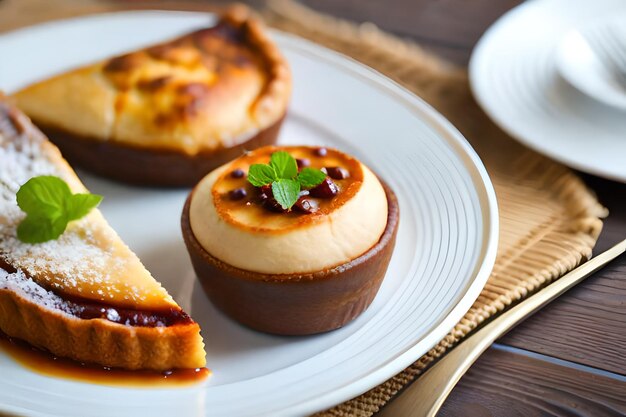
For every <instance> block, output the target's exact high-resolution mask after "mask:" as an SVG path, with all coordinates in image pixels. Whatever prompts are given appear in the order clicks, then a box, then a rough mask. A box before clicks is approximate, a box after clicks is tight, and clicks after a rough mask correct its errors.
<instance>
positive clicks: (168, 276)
mask: <svg viewBox="0 0 626 417" xmlns="http://www.w3.org/2000/svg"><path fill="white" fill-rule="evenodd" d="M211 20H212V19H211V16H209V15H204V14H192V13H165V12H133V13H122V14H109V15H100V16H96V17H89V18H80V19H73V20H66V21H61V22H56V23H50V24H46V25H42V26H37V27H32V28H28V29H25V30H20V31H17V32H13V33H9V34H7V35H4V36H2V37H0V56H5V57H11V60H10V61H3V62H2V65H1V66H0V88H3V89H5V90H8V91H9V92H10V91H13V90H15V89H16V88H18V87H20V86H23V85H26V84H28V83H30V82H32V81H34V80H36V79H39V78H42V77H46V76H49V75H51V74H53V73H56V72H59V71H61V70H64V69H67V68H71V67H74V66H76V65H79V64H83V63H86V62H89V61H92V60H94V59H99V58H104V57H107V56H110V55H112V54H116V53H119V52H122V51H124V50H128V49H132V48H135V47H138V46H141V45H145V44H147V43H150V42H155V41H159V40H163V39H167V38H169V37H171V36H173V35H177V34H179V33H182V32H185V31H187V30H190V29H193V28H197V27H200V26H203V25H205V24H207V23H208V22H210V21H211ZM274 35H275V39H276V41H277V42H278V43H279V45H280V47H281V49H282V50H283V52H284V53H285V54H286V56H287V58H288V59H289V62H290V64H291V66H292V69H293V73H294V83H295V91H294V96H293V102H292V105H291V108H290V111H289V116H288V118H287V122H286V126H285V128H284V130H283V131H282V133H281V137H280V142H282V143H311V144H328V145H332V146H336V147H339V148H341V149H344V150H346V151H348V152H351V153H354V154H355V155H357V156H358V157H359V158H361V159H362V160H364V161H365V162H366V163H368V164H370V166H371V167H372V168H373V169H374V170H375V171H376V172H377V173H379V174H380V175H381V176H382V177H383V178H384V179H385V180H386V181H387V182H388V183H389V184H390V185H391V186H392V187H393V188H394V190H395V191H396V193H397V194H398V197H399V201H400V210H401V221H400V230H399V234H398V240H397V245H396V249H395V252H394V255H393V259H392V261H391V265H390V268H389V271H388V273H387V276H386V279H385V281H384V283H383V285H382V288H381V290H380V292H379V294H378V296H377V297H376V299H375V300H374V302H373V304H372V306H371V307H370V308H369V309H368V310H367V311H366V312H365V313H364V314H363V315H362V316H361V317H359V318H358V319H357V320H356V321H354V322H353V323H351V324H349V325H347V326H345V327H344V328H342V329H339V330H337V331H333V332H330V333H327V334H323V335H318V336H312V337H297V338H296V337H291V338H287V337H275V336H269V335H265V334H261V333H257V332H254V331H251V330H248V329H246V328H243V327H241V326H239V325H237V324H236V323H234V322H232V321H231V320H229V319H228V318H226V317H224V316H223V315H222V314H220V313H219V312H217V311H216V310H215V309H214V308H213V307H212V306H211V304H210V303H209V302H208V301H207V299H206V298H205V296H204V294H203V292H202V291H201V290H200V288H199V286H198V285H197V284H196V282H195V277H194V273H193V270H192V268H191V265H190V262H189V260H188V258H187V253H186V251H185V248H184V245H183V241H182V238H181V234H180V231H179V217H180V212H181V208H182V204H183V200H184V198H185V196H186V194H187V191H186V190H179V191H162V190H148V189H140V188H133V187H125V186H121V185H118V184H113V183H111V182H108V181H106V180H103V179H98V178H95V177H92V176H90V175H81V176H82V178H84V180H85V182H86V184H87V186H88V187H89V188H90V189H91V190H92V191H94V192H98V193H100V194H104V196H105V200H104V202H103V204H102V211H103V212H104V214H105V216H106V217H107V218H108V219H109V221H110V222H111V224H112V225H113V226H114V227H115V228H116V229H117V230H118V231H119V233H120V234H121V236H122V237H123V238H124V239H125V240H126V242H128V244H129V245H130V246H131V247H132V248H133V249H134V250H135V251H136V252H137V253H138V254H139V256H140V257H141V259H142V260H143V261H144V262H145V264H146V265H147V267H148V268H149V269H150V270H151V271H152V272H153V273H154V275H155V276H156V278H157V279H159V280H160V281H161V282H162V283H163V284H164V286H165V287H166V288H167V289H168V290H169V291H170V292H171V293H172V295H173V296H174V297H175V298H176V299H177V301H178V302H179V303H180V304H181V305H182V306H183V307H184V308H185V309H187V311H189V312H190V313H191V314H192V316H193V317H194V318H195V319H196V320H197V321H198V322H199V323H200V325H201V327H202V329H203V330H202V333H203V336H204V339H205V342H206V345H207V353H208V364H209V367H210V368H211V369H212V370H213V371H214V375H213V377H212V378H211V379H210V380H209V381H208V382H207V383H206V384H204V385H200V386H196V387H193V388H186V389H153V390H150V389H128V388H113V387H106V386H99V385H92V384H87V383H79V382H75V381H69V380H61V379H53V378H49V377H45V376H41V375H38V374H36V373H33V372H30V371H28V370H26V369H24V368H23V367H21V366H20V365H19V364H17V363H15V362H13V361H12V360H11V359H10V358H9V357H8V356H6V355H4V354H3V353H1V352H0V369H1V372H0V404H1V406H0V408H4V409H7V410H11V411H14V412H17V413H20V414H25V415H44V414H53V415H63V416H71V415H76V416H86V415H92V416H111V415H115V416H122V415H130V416H134V417H139V416H161V415H180V416H183V415H184V416H188V415H196V416H199V415H211V416H252V415H255V416H258V415H303V414H307V413H312V412H315V411H319V410H322V409H325V408H328V407H331V406H333V405H335V404H337V403H340V402H342V401H345V400H348V399H349V398H352V397H355V396H356V395H358V394H361V393H363V392H365V391H367V390H368V389H370V388H372V387H374V386H375V385H377V384H379V383H381V382H383V381H385V380H386V379H388V378H390V377H391V376H393V375H394V374H396V373H398V372H400V371H401V370H402V369H404V368H405V367H406V366H408V365H409V364H411V363H412V362H413V361H415V360H416V359H417V358H419V357H420V356H421V355H422V354H424V353H425V352H426V351H428V350H429V349H430V348H431V347H432V346H433V345H435V344H436V343H437V342H438V341H439V340H440V339H441V338H443V336H445V334H446V333H447V332H448V331H449V330H450V329H451V328H452V327H453V326H454V325H455V323H457V322H458V321H459V319H460V318H461V317H462V316H463V315H464V313H465V312H466V311H467V310H468V309H469V307H470V306H471V305H472V303H473V301H474V300H475V299H476V297H477V296H478V294H479V292H480V290H481V289H482V288H483V286H484V284H485V281H486V279H487V277H488V275H489V273H490V271H491V268H492V266H493V263H494V258H495V253H496V246H497V233H498V216H497V209H496V199H495V195H494V191H493V188H492V185H491V183H490V181H489V177H488V176H487V173H486V172H485V169H484V167H483V166H482V164H481V162H480V160H479V159H478V157H477V156H476V154H475V153H474V151H473V150H472V149H471V148H470V146H469V145H468V143H467V142H466V141H465V140H464V138H463V137H462V136H461V135H460V133H459V132H458V131H456V130H455V129H454V128H453V127H452V126H451V125H450V124H449V123H448V122H447V121H446V120H445V119H444V118H443V117H442V116H440V115H439V114H437V113H436V112H435V111H434V110H433V109H432V108H430V107H429V106H428V105H426V104H425V103H424V102H422V101H420V100H419V99H418V98H416V97H415V96H413V95H412V94H410V93H408V92H407V91H405V90H403V89H402V88H400V87H399V86H397V85H396V84H394V83H393V82H391V81H389V80H388V79H386V78H384V77H382V76H381V75H379V74H377V73H375V72H374V71H372V70H370V69H368V68H366V67H364V66H361V65H359V64H357V63H355V62H353V61H350V60H349V59H346V58H345V57H343V56H340V55H338V54H335V53H333V52H330V51H328V50H326V49H324V48H321V47H318V46H315V45H313V44H311V43H308V42H305V41H303V40H301V39H298V38H295V37H292V36H288V35H285V34H280V33H275V34H274ZM81 174H82V173H81Z"/></svg>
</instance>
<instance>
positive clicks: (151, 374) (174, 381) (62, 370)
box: [0, 332, 211, 388]
mask: <svg viewBox="0 0 626 417" xmlns="http://www.w3.org/2000/svg"><path fill="white" fill-rule="evenodd" d="M0 349H2V350H3V351H4V352H6V353H7V354H8V355H9V356H10V357H11V358H12V359H13V360H15V361H16V362H17V363H19V364H20V365H22V366H23V367H25V368H27V369H29V370H31V371H33V372H35V373H38V374H41V375H45V376H50V377H55V378H62V379H69V380H74V381H78V382H88V383H92V384H98V385H107V386H121V387H128V388H169V387H184V386H189V385H193V384H197V383H200V382H202V381H205V380H206V379H207V378H208V377H209V376H210V375H211V371H210V370H209V369H207V368H196V369H173V370H170V371H165V372H158V371H146V370H140V371H129V370H125V369H116V368H108V367H103V366H99V365H95V364H85V363H79V362H75V361H73V360H71V359H66V358H60V357H57V356H54V355H52V354H51V353H49V352H46V351H44V350H41V349H38V348H36V347H34V346H31V345H30V344H28V343H26V342H23V341H21V340H18V339H15V338H11V337H9V336H7V335H6V334H4V333H2V332H0Z"/></svg>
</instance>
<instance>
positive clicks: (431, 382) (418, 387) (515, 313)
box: [376, 240, 626, 417]
mask: <svg viewBox="0 0 626 417" xmlns="http://www.w3.org/2000/svg"><path fill="white" fill-rule="evenodd" d="M625 251H626V240H623V241H621V242H620V243H618V244H617V245H615V246H613V247H612V248H611V249H609V250H607V251H606V252H603V253H601V254H599V255H598V256H596V257H594V258H592V259H591V260H589V261H587V262H585V263H584V264H582V265H580V266H579V267H578V268H576V269H574V270H573V271H571V272H569V273H568V274H566V275H564V276H563V277H561V278H560V279H559V280H558V281H556V282H554V283H552V284H550V285H548V286H547V287H545V288H544V289H542V290H540V291H538V292H537V293H536V294H534V295H532V296H531V297H529V298H527V299H526V300H524V301H522V302H520V303H519V304H517V305H516V306H515V307H513V308H511V309H510V310H508V311H507V312H505V313H503V314H501V315H500V316H498V317H497V318H495V319H493V320H492V321H490V322H489V323H487V324H486V325H485V326H484V327H482V328H480V329H479V330H477V331H476V332H475V333H474V334H473V335H471V336H469V337H468V338H467V339H465V340H464V341H463V342H461V343H460V344H459V345H458V346H457V347H455V348H454V349H453V350H452V351H450V352H449V353H448V354H446V355H445V356H444V357H443V358H442V359H441V360H439V361H438V362H437V363H436V364H435V365H433V366H432V367H431V368H430V369H429V370H428V371H426V373H424V375H422V376H420V377H419V378H418V379H417V380H416V381H415V382H414V383H413V384H411V385H410V386H409V387H408V388H406V389H405V390H404V391H402V392H401V393H400V394H399V396H398V398H396V399H395V400H393V401H391V402H389V403H388V404H387V405H386V406H385V407H383V409H382V410H381V411H380V412H379V413H378V414H376V416H377V417H434V416H435V415H436V414H437V411H439V408H441V406H442V404H443V402H444V401H445V399H446V398H447V397H448V394H450V392H451V391H452V388H454V386H455V385H456V383H457V382H458V381H459V379H461V377H462V376H463V375H464V374H465V372H467V370H468V369H469V368H470V366H472V364H473V363H474V362H475V361H476V359H478V357H479V356H480V355H481V354H482V353H483V352H484V351H485V350H487V348H488V347H489V346H491V344H492V343H493V342H494V341H495V340H496V339H497V338H499V337H500V336H502V335H503V334H505V333H506V332H508V331H509V330H511V329H512V328H513V327H515V326H516V325H517V324H519V323H520V322H521V321H523V320H524V319H525V318H526V317H528V316H530V315H531V314H533V313H534V312H535V311H537V310H539V309H540V308H541V307H543V306H545V305H546V304H548V303H549V302H550V301H552V300H554V299H555V298H557V297H558V296H559V295H561V294H563V293H564V292H565V291H567V290H569V289H570V288H572V287H573V286H574V285H576V284H578V283H580V282H581V281H583V280H584V279H585V278H587V277H588V276H589V275H591V274H592V273H594V272H595V271H597V270H599V269H600V268H602V267H604V266H605V265H606V264H608V263H609V262H611V261H612V260H614V259H615V258H617V257H618V256H619V255H621V254H622V253H624V252H625Z"/></svg>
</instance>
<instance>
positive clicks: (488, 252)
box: [0, 10, 499, 414]
mask: <svg viewBox="0 0 626 417" xmlns="http://www.w3.org/2000/svg"><path fill="white" fill-rule="evenodd" d="M145 14H149V15H163V14H168V15H173V14H179V15H198V14H202V15H207V16H210V15H212V13H205V12H193V11H165V10H132V11H114V12H107V13H96V14H87V15H82V16H78V17H69V18H64V19H58V20H52V21H48V22H43V23H39V24H34V25H30V26H26V27H22V28H18V29H15V30H11V31H7V32H1V33H0V40H3V39H6V38H7V37H9V38H12V37H16V38H17V37H19V36H20V35H21V34H23V33H28V32H30V31H32V30H37V31H41V30H45V29H51V28H54V27H55V26H59V25H66V24H72V23H74V22H79V21H84V20H91V19H110V18H115V17H116V16H120V15H136V16H140V15H145ZM270 32H271V33H272V34H273V35H275V36H278V37H279V38H281V37H282V38H283V39H285V40H286V41H287V42H292V43H293V44H296V45H299V46H301V48H302V49H304V50H307V51H308V52H313V53H315V54H316V55H318V56H324V57H325V58H326V59H327V62H329V63H332V64H333V65H336V66H339V67H342V66H343V67H345V68H346V69H347V70H348V71H349V72H351V73H353V74H356V75H359V76H360V77H361V78H364V79H367V80H368V82H369V83H370V84H372V85H375V86H376V87H377V88H383V89H385V90H386V91H387V92H388V93H389V95H390V96H392V97H394V98H395V99H397V100H400V102H401V103H402V105H403V107H405V108H407V110H409V111H410V112H411V113H412V114H413V115H414V117H418V118H420V119H421V121H423V122H424V123H426V124H428V125H429V126H430V127H431V128H433V129H434V130H436V131H438V133H439V134H438V135H437V137H438V139H439V140H441V141H442V142H443V143H445V144H446V145H448V146H450V147H451V148H452V150H453V152H454V154H455V156H457V157H458V158H459V159H460V160H461V161H463V165H464V168H465V169H466V170H467V172H468V174H469V175H470V177H471V180H472V186H473V192H475V193H476V194H477V198H478V201H479V206H480V208H481V217H480V218H481V223H482V229H483V230H482V235H483V239H482V242H481V243H482V247H481V248H480V255H479V256H478V258H477V259H478V260H477V262H476V265H475V267H474V272H473V278H470V279H469V282H468V285H467V286H466V288H465V290H464V293H463V295H462V296H461V297H460V299H459V300H458V302H457V303H456V304H455V305H454V306H452V307H451V309H450V311H449V313H448V314H447V315H446V316H444V317H443V318H442V319H441V320H440V321H439V322H438V323H437V324H435V325H434V326H433V327H434V328H433V329H431V330H430V331H429V332H428V334H427V335H426V336H425V337H424V338H423V339H421V340H420V341H418V342H417V343H415V344H414V345H413V346H412V347H410V348H408V349H406V350H405V351H404V352H402V353H401V354H399V355H398V356H396V357H395V358H391V359H389V360H386V361H383V363H381V365H379V366H378V367H377V368H376V370H375V371H373V372H371V373H369V374H368V375H367V376H366V377H363V378H361V379H359V380H356V381H353V382H351V383H348V384H346V385H344V386H342V387H341V388H339V389H336V390H334V391H332V392H331V393H327V394H323V395H322V396H319V397H316V398H315V399H312V400H308V401H303V402H299V403H297V404H294V405H293V406H290V407H289V408H283V409H280V413H281V414H284V413H292V414H293V413H297V414H307V413H313V412H318V411H321V410H324V409H327V408H330V407H333V406H335V405H337V404H340V403H342V402H345V401H348V400H350V399H352V398H354V397H356V396H358V395H360V394H362V393H364V392H366V391H368V390H370V389H372V388H373V387H375V386H377V385H379V384H381V383H383V382H385V381H386V380H388V379H389V378H392V377H393V376H395V375H396V374H398V373H399V372H401V371H403V370H404V369H405V368H407V367H408V366H410V365H411V364H412V363H414V362H415V361H416V360H418V359H419V358H420V357H421V356H423V354H425V353H427V352H428V350H429V349H430V348H432V347H433V346H435V345H436V344H437V343H439V341H440V340H441V339H443V338H444V337H445V335H446V334H448V333H449V332H450V330H451V329H452V328H454V326H455V325H456V324H457V323H458V322H459V321H460V320H461V319H462V317H463V316H464V315H465V314H466V312H467V311H468V310H469V309H470V307H471V306H472V305H473V303H474V302H475V300H476V299H477V298H478V296H479V294H480V292H481V291H482V289H483V288H484V286H485V284H486V282H487V280H488V278H489V276H490V274H491V271H492V269H493V266H494V264H495V259H496V252H497V246H498V237H499V217H498V203H497V198H496V193H495V189H494V186H493V183H492V182H491V179H490V177H489V174H488V173H487V170H486V168H485V166H484V164H483V162H482V160H481V159H480V157H479V156H478V154H477V153H476V151H475V150H474V149H473V148H472V146H471V145H470V143H469V142H468V141H467V139H466V138H465V137H464V136H463V135H462V134H461V132H460V131H459V130H458V129H457V128H456V127H455V126H454V125H453V124H452V123H451V122H450V121H449V120H447V119H446V118H445V117H444V116H443V115H442V114H441V113H439V112H438V111H437V110H436V109H434V108H433V107H432V106H431V105H430V104H428V103H427V102H426V101H424V100H423V99H422V98H421V97H419V96H417V95H415V94H414V93H412V92H410V91H409V90H408V89H406V88H405V87H402V86H401V85H400V84H399V83H397V82H396V81H394V80H392V79H391V78H389V77H387V76H385V75H384V74H382V73H380V72H378V71H376V70H374V69H373V68H371V67H369V66H367V65H365V64H363V63H361V62H359V61H357V60H355V59H353V58H351V57H349V56H347V55H344V54H342V53H339V52H337V51H334V50H332V49H329V48H327V47H325V46H322V45H319V44H316V43H314V42H312V41H309V40H307V39H304V38H301V37H299V36H296V35H293V34H290V33H286V32H282V31H279V30H276V29H271V30H270ZM430 339H434V342H432V343H429V344H428V346H427V347H426V348H425V349H424V347H423V344H424V342H425V341H426V340H430Z"/></svg>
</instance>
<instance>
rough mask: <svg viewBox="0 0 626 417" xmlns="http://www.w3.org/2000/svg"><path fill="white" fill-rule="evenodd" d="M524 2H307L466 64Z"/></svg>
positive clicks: (305, 1)
mask: <svg viewBox="0 0 626 417" xmlns="http://www.w3.org/2000/svg"><path fill="white" fill-rule="evenodd" d="M521 2H522V0H472V1H467V0H437V1H436V0H393V1H381V0H340V1H338V0H304V1H303V3H305V4H306V5H308V6H310V7H312V8H314V9H316V10H319V11H322V12H326V13H330V14H332V15H335V16H339V17H342V18H346V19H350V20H354V21H357V22H372V23H375V24H376V25H378V26H379V27H381V28H382V29H385V30H387V31H389V32H392V33H394V34H396V35H399V36H401V37H407V38H411V39H413V40H416V41H417V42H419V43H420V44H421V45H422V46H424V47H426V48H427V49H429V50H431V51H433V52H435V53H437V54H439V55H440V56H443V57H444V58H446V59H448V60H450V61H453V62H456V63H459V64H465V63H467V61H468V60H469V56H470V52H471V49H472V47H473V46H474V44H475V43H476V42H477V41H478V39H479V38H480V36H481V35H482V34H483V32H484V30H485V29H486V28H487V27H488V26H489V25H490V24H491V23H492V22H493V21H495V20H496V19H497V18H498V17H499V16H501V15H502V14H503V13H504V12H506V11H507V10H509V9H511V8H512V7H513V6H516V5H518V4H520V3H521Z"/></svg>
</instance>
